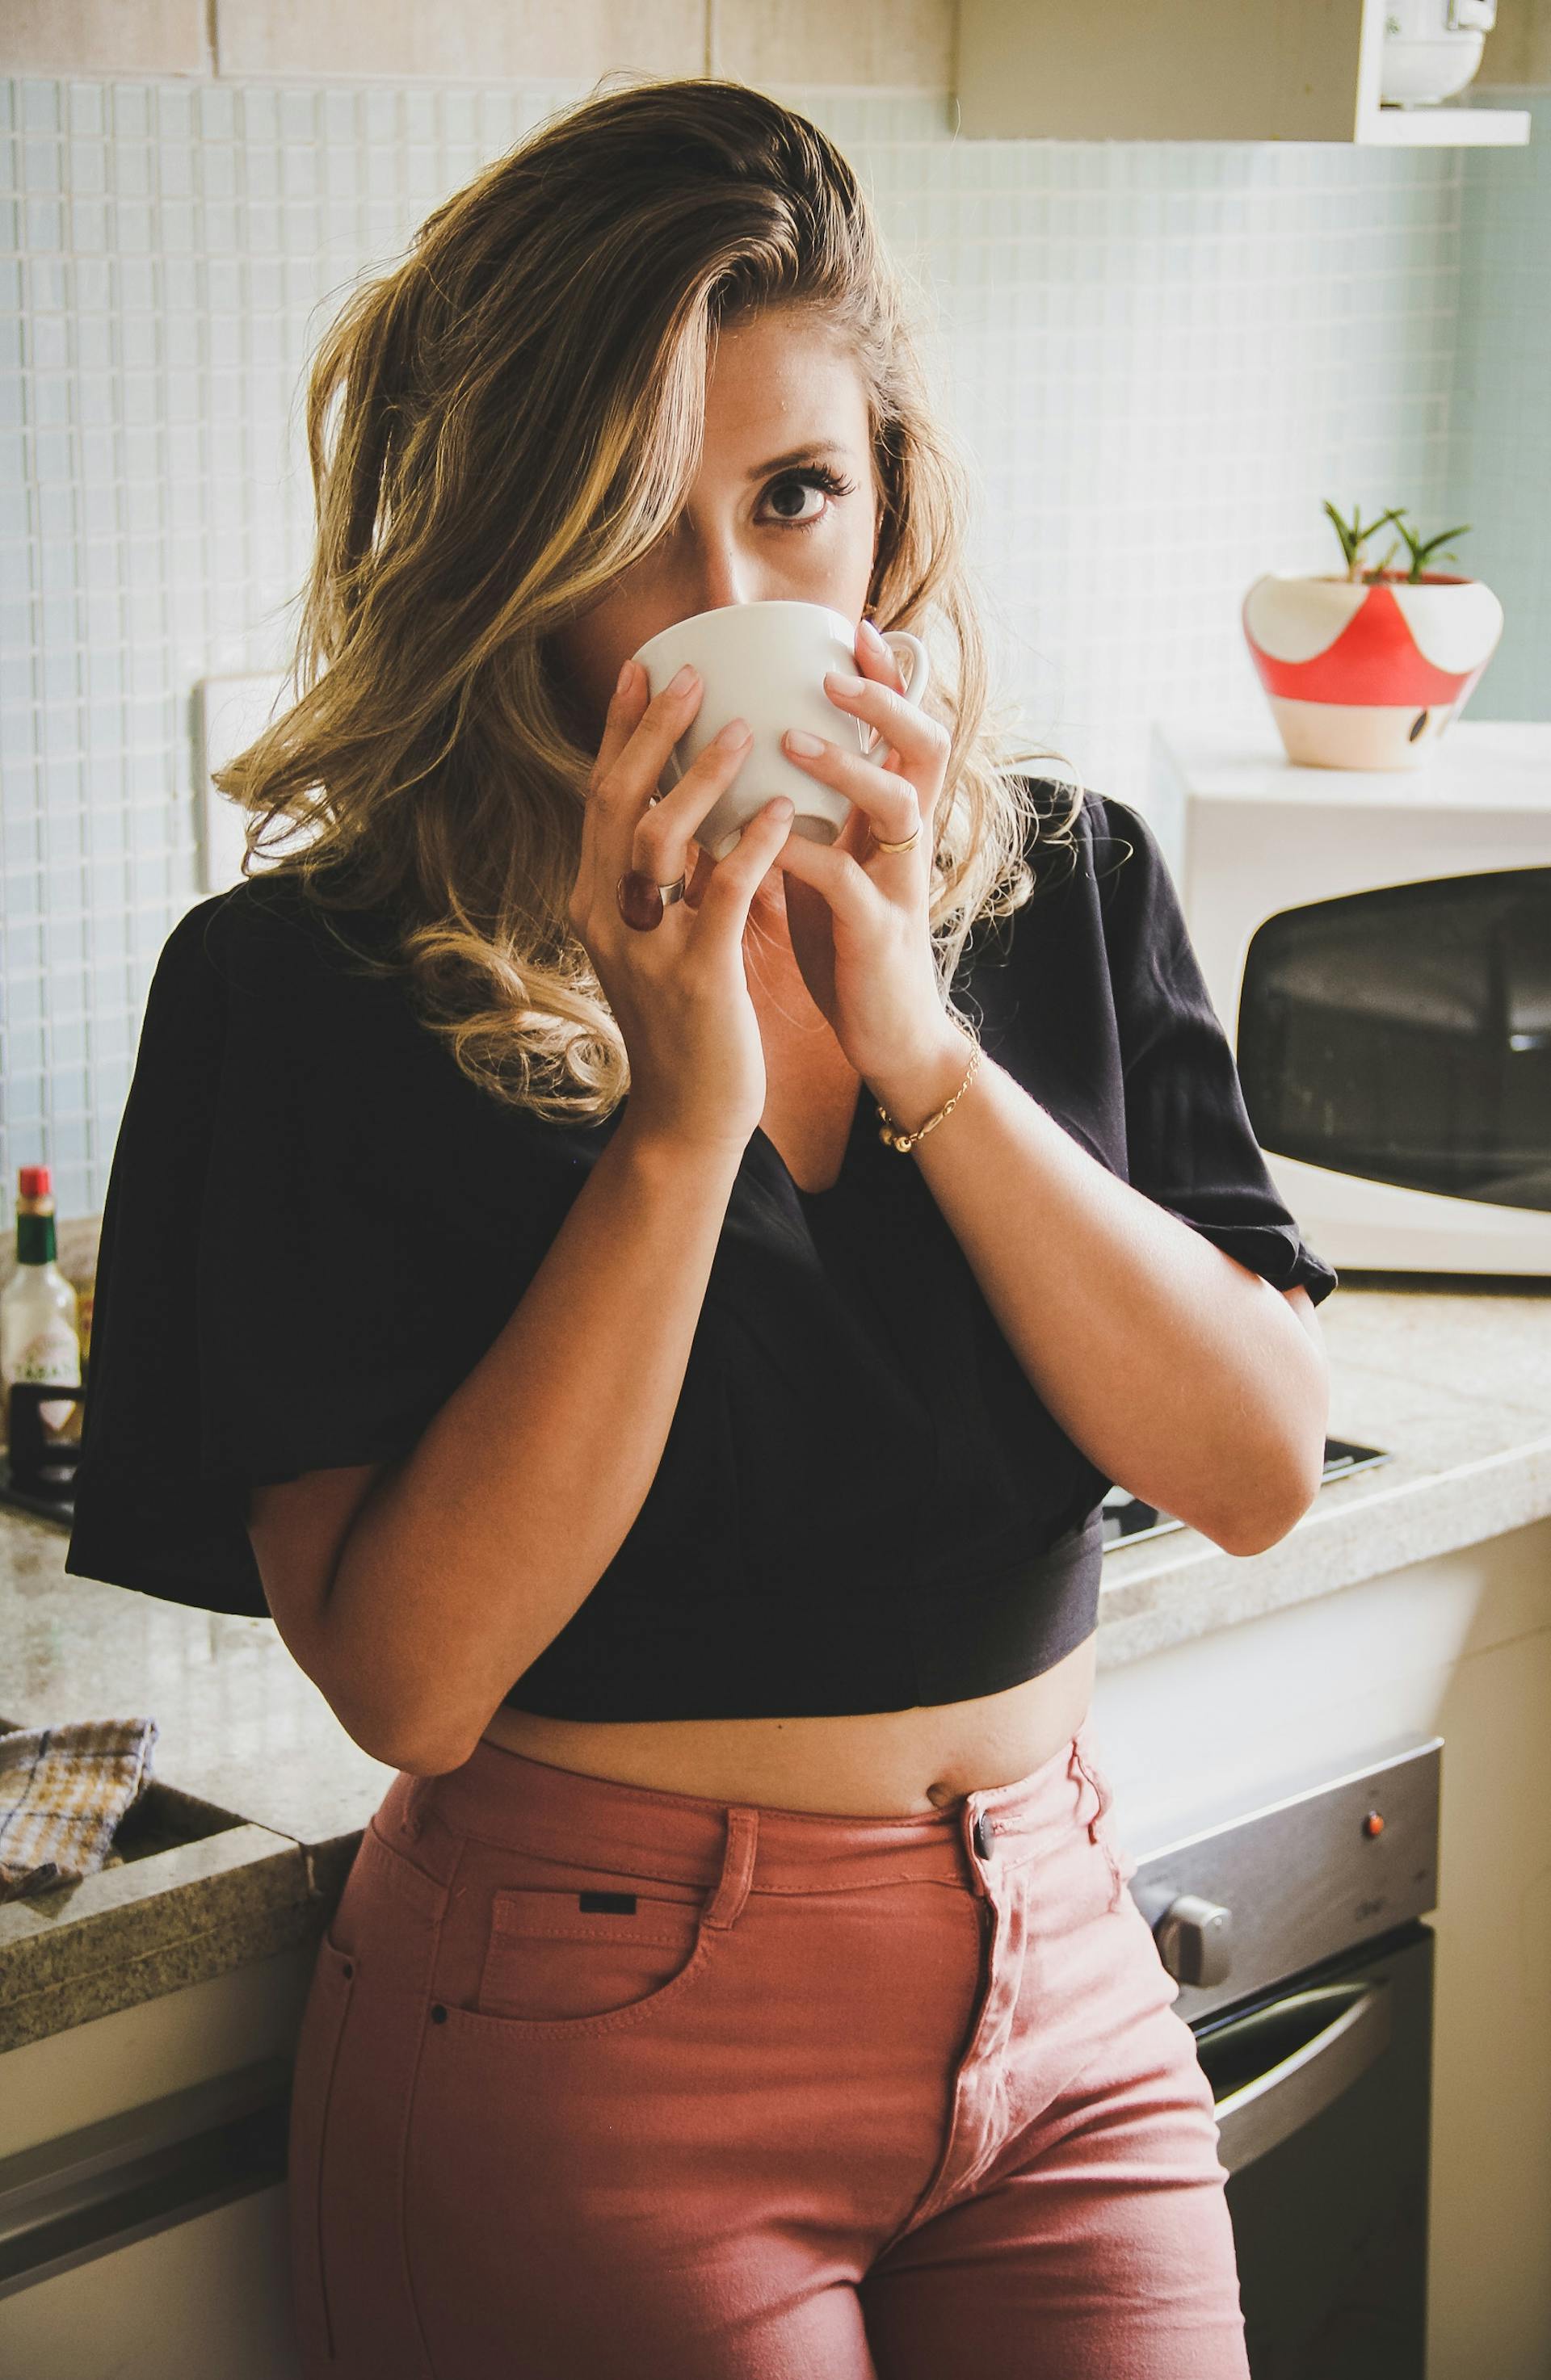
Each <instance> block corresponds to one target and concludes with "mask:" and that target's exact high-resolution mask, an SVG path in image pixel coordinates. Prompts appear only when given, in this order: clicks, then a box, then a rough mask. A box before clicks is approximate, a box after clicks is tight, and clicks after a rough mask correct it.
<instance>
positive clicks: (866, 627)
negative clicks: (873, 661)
mask: <svg viewBox="0 0 1551 2380" xmlns="http://www.w3.org/2000/svg"><path fill="white" fill-rule="evenodd" d="M861 633H862V635H863V637H865V638H866V640H867V642H868V643H869V644H870V645H871V646H872V648H873V651H874V652H875V653H886V652H887V651H888V650H889V648H888V647H887V645H885V642H884V640H883V637H881V636H880V635H879V633H878V631H877V629H876V628H874V627H873V623H872V621H871V620H863V622H862V624H861Z"/></svg>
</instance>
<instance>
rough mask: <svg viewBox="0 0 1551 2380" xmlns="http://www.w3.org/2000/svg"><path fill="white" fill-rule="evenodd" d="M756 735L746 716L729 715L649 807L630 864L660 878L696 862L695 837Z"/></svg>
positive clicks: (666, 880)
mask: <svg viewBox="0 0 1551 2380" xmlns="http://www.w3.org/2000/svg"><path fill="white" fill-rule="evenodd" d="M752 741H753V738H752V736H751V734H750V730H749V722H748V721H747V720H746V719H729V720H728V721H727V725H726V726H725V727H723V728H722V729H720V731H719V732H718V733H717V734H716V735H714V736H713V737H712V739H711V741H710V743H709V744H708V745H707V746H706V747H705V749H704V751H703V752H702V753H701V754H700V755H699V756H698V758H697V759H694V760H692V761H691V762H690V766H689V768H688V769H686V771H684V774H683V776H682V777H681V778H680V779H679V781H678V784H677V785H675V787H674V788H673V791H672V793H671V794H668V795H665V797H664V798H663V800H662V801H660V802H659V803H658V804H657V806H656V807H655V808H654V809H648V810H643V811H642V813H641V817H640V818H638V819H637V820H636V823H635V831H634V832H633V834H632V835H631V837H630V866H631V867H632V868H640V869H641V873H642V874H643V875H651V874H652V871H653V869H655V870H656V875H655V878H654V881H655V882H657V883H659V884H672V883H677V881H678V878H679V877H680V876H681V875H682V874H683V873H684V870H685V869H686V868H688V866H689V862H690V838H691V836H692V835H693V833H694V832H695V829H696V828H697V827H698V826H699V825H700V822H701V820H702V819H703V818H704V817H705V815H706V813H707V812H708V811H709V810H711V809H713V808H714V807H715V805H716V803H717V802H718V801H719V800H720V798H721V796H722V795H723V794H724V793H725V792H726V790H727V786H728V785H730V784H731V783H732V781H733V779H734V777H736V776H737V774H738V771H739V769H740V768H741V767H742V765H743V763H744V761H745V759H747V758H748V755H749V747H750V746H751V743H752Z"/></svg>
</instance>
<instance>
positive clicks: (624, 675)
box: [590, 662, 646, 793]
mask: <svg viewBox="0 0 1551 2380" xmlns="http://www.w3.org/2000/svg"><path fill="white" fill-rule="evenodd" d="M645 708H646V672H645V671H644V670H643V669H642V668H641V663H640V662H626V663H625V666H624V668H623V669H622V670H621V671H620V673H619V682H618V684H617V686H616V687H615V689H614V692H613V694H612V696H611V697H610V698H609V705H608V716H607V718H606V719H605V722H604V740H603V742H602V743H601V744H600V745H599V747H598V753H597V758H596V759H595V760H594V761H593V763H592V778H591V780H590V787H591V790H592V792H593V793H596V792H597V789H598V787H599V785H600V784H601V783H603V781H604V779H605V777H606V776H607V774H608V772H609V771H610V770H611V769H612V768H613V766H614V764H615V762H616V760H617V759H618V758H619V755H620V753H621V752H622V751H623V750H624V748H625V747H626V745H627V744H628V743H629V740H630V737H631V736H632V735H634V734H635V731H636V728H637V726H638V724H639V723H640V720H641V712H642V711H643V710H645Z"/></svg>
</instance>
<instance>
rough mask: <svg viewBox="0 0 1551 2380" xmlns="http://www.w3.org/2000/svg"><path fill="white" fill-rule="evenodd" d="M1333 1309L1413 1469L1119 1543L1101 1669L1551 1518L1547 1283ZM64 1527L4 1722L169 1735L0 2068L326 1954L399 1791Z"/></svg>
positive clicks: (9, 1631)
mask: <svg viewBox="0 0 1551 2380" xmlns="http://www.w3.org/2000/svg"><path fill="white" fill-rule="evenodd" d="M1374 1283H1375V1277H1374V1276H1371V1275H1352V1274H1346V1275H1343V1278H1342V1283H1341V1286H1340V1288H1339V1289H1338V1290H1337V1292H1336V1293H1335V1294H1334V1295H1333V1296H1332V1297H1330V1298H1328V1299H1326V1301H1325V1304H1324V1305H1322V1306H1321V1308H1320V1320H1321V1323H1322V1325H1323V1327H1324V1330H1325V1343H1326V1345H1327V1347H1328V1349H1329V1352H1330V1366H1331V1412H1330V1424H1329V1430H1330V1435H1331V1437H1332V1438H1336V1439H1350V1440H1354V1441H1357V1442H1359V1443H1362V1444H1363V1445H1368V1446H1375V1447H1383V1448H1386V1449H1387V1450H1390V1451H1392V1453H1393V1456H1394V1459H1393V1460H1392V1461H1390V1462H1388V1463H1383V1464H1378V1465H1375V1466H1374V1468H1373V1469H1371V1470H1367V1471H1358V1472H1354V1473H1353V1474H1352V1475H1349V1476H1347V1477H1337V1478H1335V1479H1332V1480H1330V1481H1329V1482H1328V1483H1327V1484H1326V1485H1325V1487H1324V1488H1322V1489H1321V1490H1320V1493H1319V1495H1318V1497H1317V1498H1316V1500H1315V1501H1314V1503H1313V1506H1312V1507H1311V1508H1310V1510H1309V1511H1308V1512H1306V1513H1305V1514H1304V1516H1303V1518H1302V1519H1301V1521H1300V1523H1299V1524H1298V1525H1297V1527H1296V1528H1295V1529H1294V1530H1293V1531H1292V1532H1291V1533H1290V1535H1289V1536H1286V1537H1284V1538H1283V1539H1282V1540H1281V1542H1280V1543H1279V1544H1277V1545H1276V1546H1273V1547H1271V1548H1269V1550H1268V1551H1266V1552H1264V1553H1261V1554H1255V1555H1252V1556H1248V1557H1240V1556H1234V1555H1230V1554H1225V1553H1224V1552H1223V1551H1222V1549H1221V1548H1220V1547H1217V1546H1215V1545H1214V1544H1213V1543H1212V1542H1211V1540H1210V1539H1209V1538H1206V1537H1203V1536H1200V1535H1198V1534H1197V1533H1196V1532H1195V1531H1194V1530H1191V1529H1175V1530H1170V1531H1167V1532H1166V1533H1165V1534H1164V1535H1163V1536H1160V1537H1156V1538H1150V1539H1141V1540H1138V1541H1137V1542H1134V1543H1126V1542H1120V1543H1117V1544H1115V1545H1113V1546H1112V1547H1111V1548H1109V1549H1108V1550H1107V1551H1106V1553H1105V1578H1104V1586H1103V1591H1102V1594H1101V1597H1100V1607H1099V1646H1098V1654H1099V1663H1100V1667H1101V1668H1107V1667H1109V1666H1111V1665H1112V1664H1117V1663H1120V1662H1125V1661H1130V1660H1135V1659H1138V1658H1141V1657H1142V1656H1143V1655H1145V1654H1148V1653H1151V1652H1154V1651H1157V1650H1159V1649H1161V1648H1162V1647H1164V1646H1166V1645H1174V1644H1179V1643H1180V1642H1182V1641H1184V1640H1186V1639H1189V1638H1192V1637H1195V1636H1199V1635H1204V1634H1206V1633H1209V1632H1210V1631H1211V1630H1213V1629H1215V1628H1221V1627H1226V1626H1228V1625H1230V1624H1232V1623H1233V1622H1234V1621H1238V1620H1242V1619H1248V1618H1251V1617H1252V1616H1255V1615H1257V1614H1259V1613H1261V1612H1264V1611H1269V1610H1273V1609H1277V1608H1278V1607H1280V1606H1282V1605H1285V1604H1290V1603H1297V1602H1303V1601H1307V1600H1309V1599H1311V1598H1313V1597H1317V1596H1322V1595H1327V1594H1330V1593H1332V1592H1334V1591H1336V1590H1337V1589H1339V1588H1341V1587H1344V1586H1349V1585H1355V1584H1357V1583H1358V1582H1359V1581H1361V1580H1363V1579H1366V1578H1372V1577H1374V1576H1377V1575H1378V1574H1380V1573H1383V1572H1385V1571H1388V1570H1394V1569H1398V1568H1400V1567H1401V1566H1403V1565H1405V1564H1407V1563H1411V1562H1415V1561H1420V1560H1424V1559H1426V1558H1428V1557H1429V1556H1432V1555H1435V1554H1440V1553H1446V1552H1449V1551H1452V1550H1453V1549H1454V1548H1458V1547H1461V1546H1468V1545H1473V1544H1476V1543H1479V1542H1480V1541H1481V1540H1482V1539H1484V1538H1487V1537H1492V1536H1498V1535H1500V1534H1501V1533H1502V1532H1503V1531H1505V1530H1508V1529H1514V1528H1519V1527H1521V1526H1522V1525H1524V1524H1526V1523H1528V1522H1531V1521H1535V1520H1539V1519H1541V1518H1542V1517H1544V1516H1545V1514H1547V1513H1551V1330H1547V1327H1546V1324H1547V1318H1548V1311H1551V1281H1545V1282H1541V1281H1533V1282H1525V1283H1523V1284H1508V1285H1505V1284H1503V1283H1502V1282H1500V1281H1493V1283H1492V1284H1491V1286H1490V1287H1489V1288H1480V1287H1476V1286H1473V1285H1472V1284H1471V1283H1470V1282H1468V1281H1462V1280H1459V1279H1458V1278H1456V1279H1453V1280H1450V1281H1446V1282H1439V1283H1435V1284H1429V1285H1427V1286H1425V1287H1423V1286H1413V1287H1408V1288H1405V1289H1397V1288H1395V1287H1393V1286H1380V1285H1373V1284H1374ZM66 1544H67V1531H66V1530H65V1528H64V1527H63V1526H62V1525H61V1524H59V1523H58V1522H56V1521H50V1520H44V1519H42V1518H39V1519H34V1518H32V1517H31V1516H30V1515H29V1514H27V1513H25V1512H19V1511H17V1510H15V1509H13V1508H11V1507H7V1506H0V1648H3V1649H0V1727H10V1728H18V1727H42V1726H55V1725H60V1724H62V1723H64V1722H66V1721H67V1720H71V1719H78V1718H138V1717H151V1718H155V1719H156V1720H157V1722H158V1725H159V1728H160V1735H159V1737H158V1740H157V1743H156V1744H155V1747H154V1751H153V1762H152V1767H153V1777H154V1779H155V1780H156V1781H155V1784H154V1786H153V1789H152V1792H151V1793H150V1794H149V1795H148V1796H147V1797H146V1800H145V1802H144V1803H141V1804H140V1805H138V1806H137V1810H136V1811H135V1812H134V1813H131V1815H130V1818H129V1819H128V1820H127V1821H126V1822H125V1826H124V1828H122V1829H121V1830H120V1846H121V1848H122V1849H123V1851H124V1858H123V1861H122V1864H118V1865H116V1866H113V1867H108V1868H104V1869H103V1870H101V1871H100V1872H99V1873H98V1874H97V1875H95V1876H88V1877H86V1878H85V1879H84V1880H83V1881H82V1882H81V1883H79V1884H78V1885H73V1886H71V1885H67V1886H61V1887H59V1888H55V1890H53V1891H48V1892H43V1893H41V1894H38V1895H35V1896H33V1897H31V1898H30V1899H28V1900H19V1901H9V1902H4V1903H0V2049H5V2048H9V2047H12V2046H17V2045H18V2044H20V2043H22V2042H26V2041H32V2040H36V2039H39V2038H41V2037H42V2036H43V2035H44V2034H52V2033H55V2032H59V2031H62V2030H63V2029H64V2028H65V2027H67V2026H68V2025H73V2024H79V2023H81V2022H84V2021H85V2020H86V2019H88V2018H90V2017H95V2016H101V2015H104V2014H106V2013H108V2012H109V2011H111V2010H115V2009H119V2008H126V2007H129V2006H132V2005H133V2004H134V2003H135V2002H137V2001H140V2000H144V1999H148V1998H153V1997H154V1996H155V1995H157V1994H158V1993H162V1992H167V1991H172V1990H175V1989H177V1987H178V1986H180V1985H185V1984H189V1983H194V1982H197V1981H199V1980H200V1979H202V1977H205V1976H209V1975H216V1974H220V1973H224V1972H225V1971H226V1970H227V1969H229V1968H232V1967H236V1966H238V1965H241V1964H242V1963H244V1962H245V1961H249V1960H250V1959H254V1958H257V1957H261V1956H263V1955H265V1954H266V1953H268V1952H271V1951H275V1950H278V1949H285V1948H287V1946H290V1945H293V1944H301V1943H306V1942H310V1941H311V1940H312V1939H314V1938H315V1937H316V1936H317V1934H318V1933H319V1931H320V1930H321V1928H322V1926H323V1925H324V1922H325V1919H326V1916H327V1914H328V1913H329V1911H330V1910H331V1909H332V1907H333V1905H334V1901H335V1900H336V1897H337V1894H338V1890H339V1888H340V1886H341V1885H342V1883H343V1881H344V1877H345V1875H346V1872H347V1870H348V1866H349V1863H350V1860H351V1858H352V1856H353V1854H354V1852H355V1848H356V1844H357V1842H358V1841H359V1840H360V1831H361V1828H363V1827H364V1825H365V1823H366V1820H367V1818H368V1817H369V1816H370V1815H371V1814H372V1811H373V1810H374V1809H375V1808H376V1806H377V1804H378V1803H379V1802H380V1801H381V1799H382V1797H383V1794H384V1792H385V1791H386V1789H387V1786H388V1784H389V1783H390V1782H391V1780H392V1778H393V1775H394V1771H393V1770H392V1769H391V1768H388V1767H385V1766H384V1764H383V1763H382V1762H380V1761H377V1760H373V1759H372V1758H371V1757H370V1755H368V1754H366V1753H364V1752H362V1751H361V1750H360V1746H359V1745H357V1744H356V1743H353V1742H352V1741H351V1739H350V1738H349V1736H348V1735H347V1734H346V1733H345V1730H344V1729H343V1728H342V1727H341V1726H340V1724H339V1722H338V1720H337V1719H336V1718H335V1716H334V1714H333V1712H332V1711H331V1710H330V1708H329V1706H328V1705H327V1703H326V1702H325V1701H324V1698H323V1696H322V1694H320V1693H319V1691H318V1689H317V1688H316V1687H315V1686H314V1685H313V1684H312V1682H311V1680H310V1679H309V1678H308V1677H307V1676H306V1675H305V1674H304V1672H303V1671H302V1670H299V1668H298V1667H297V1665H296V1663H295V1661H294V1660H293V1659H292V1658H291V1656H290V1654H289V1652H288V1651H287V1647H286V1645H284V1643H283V1642H282V1641H281V1639H280V1636H279V1634H278V1633H277V1631H276V1630H275V1626H274V1624H273V1623H272V1622H271V1621H267V1620H241V1619H233V1618H228V1617H226V1616H225V1615H221V1614H212V1613H206V1612H202V1611H194V1610H189V1609H184V1608H183V1607H182V1606H181V1605H177V1604H171V1603H163V1602H159V1601H157V1600H156V1599H155V1598H154V1597H149V1596H142V1595H136V1594H131V1593H130V1592H128V1590H127V1589H125V1588H122V1587H116V1586H109V1585H99V1584H97V1583H95V1582H94V1581H92V1580H87V1579H77V1578H71V1577H68V1576H67V1575H66V1573H65V1569H64V1555H65V1548H66Z"/></svg>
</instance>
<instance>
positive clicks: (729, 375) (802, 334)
mask: <svg viewBox="0 0 1551 2380" xmlns="http://www.w3.org/2000/svg"><path fill="white" fill-rule="evenodd" d="M783 458H784V459H783ZM826 470H827V471H828V472H830V473H832V474H833V475H834V480H836V481H837V482H838V483H842V484H839V485H836V486H834V487H830V486H826V485H824V484H823V483H822V481H823V474H824V472H825V471H826ZM878 499H879V490H878V486H877V480H876V474H875V469H874V465H873V449H872V440H871V435H870V430H869V422H868V410H867V398H866V393H865V391H864V389H863V386H862V383H861V376H860V374H859V373H858V371H857V369H856V366H855V365H854V363H852V361H851V359H850V358H849V355H847V354H846V352H845V350H844V349H843V348H842V347H841V346H840V345H839V344H838V343H837V339H836V337H835V335H834V334H833V333H832V332H829V331H828V330H826V329H825V328H824V326H823V324H821V323H820V322H819V321H818V320H817V318H816V317H815V316H814V315H813V314H812V313H811V312H809V311H807V310H804V309H802V308H800V307H790V308H786V309H782V310H776V311H775V312H771V313H767V314H762V315H758V316H755V317H752V318H749V319H746V320H745V321H743V322H739V323H736V324H729V325H728V326H727V327H726V328H725V329H724V330H723V332H722V334H721V337H720V339H719V341H718V343H717V348H716V354H715V358H714V362H713V364H712V366H711V370H710V372H709V374H708V377H707V380H706V392H705V434H704V440H703V443H702V456H701V467H700V471H699V474H698V476H697V478H696V480H695V483H694V486H693V487H692V488H691V489H690V494H689V496H688V498H687V500H686V502H685V505H684V509H683V511H682V512H681V513H680V515H679V516H678V519H677V520H676V521H675V522H674V524H673V526H672V527H671V528H668V529H667V530H666V531H665V532H664V534H663V535H662V536H661V537H660V538H659V539H658V540H657V542H656V544H655V545H654V546H653V548H652V551H651V552H650V553H646V554H643V555H642V556H641V559H640V560H639V561H638V562H635V563H632V564H631V565H630V566H629V569H627V570H625V571H622V572H621V573H620V575H619V577H617V579H616V580H615V581H614V583H613V585H612V586H611V587H610V589H609V590H608V592H607V594H606V595H605V596H604V597H603V598H602V600H601V601H598V602H596V603H594V605H593V606H592V610H591V611H589V612H587V613H585V614H583V615H582V616H581V617H580V618H578V619H576V620H574V621H572V622H570V623H569V624H568V625H567V626H566V627H565V628H563V629H559V630H557V631H556V633H555V635H554V636H553V637H551V638H550V640H549V642H550V647H551V650H552V652H553V654H554V657H555V660H556V665H557V667H558V668H559V670H560V671H561V672H562V673H563V674H564V677H565V679H566V681H567V684H566V689H565V694H566V699H567V702H568V708H574V709H575V710H576V711H577V712H578V713H579V715H580V719H581V720H582V722H584V725H585V729H586V732H588V733H589V734H590V735H591V737H592V745H593V747H596V745H597V744H599V743H600V742H601V741H602V739H603V732H604V721H605V713H606V711H607V710H608V705H609V701H610V699H611V698H612V696H613V693H614V687H615V682H616V680H617V677H618V675H619V672H620V669H621V667H622V665H623V664H624V662H626V661H627V660H628V659H629V656H630V654H631V653H633V652H634V651H635V650H636V649H637V647H638V646H640V645H643V644H644V643H645V641H646V639H647V637H653V636H655V635H656V633H657V631H658V629H659V628H669V627H672V626H673V625H674V623H675V622H676V621H678V620H688V619H690V618H692V617H693V615H694V614H695V613H697V612H711V611H715V610H717V609H719V608H720V606H721V605H723V604H724V603H765V602H771V601H778V600H781V599H788V600H795V601H799V602H807V603H825V604H828V605H829V606H830V608H831V609H832V610H834V611H837V612H842V613H845V614H846V616H847V617H848V618H849V619H858V618H860V617H861V613H862V610H863V608H864V607H865V604H866V601H867V590H868V589H869V587H870V586H871V584H872V578H873V557H874V553H875V552H876V547H877V537H878Z"/></svg>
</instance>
